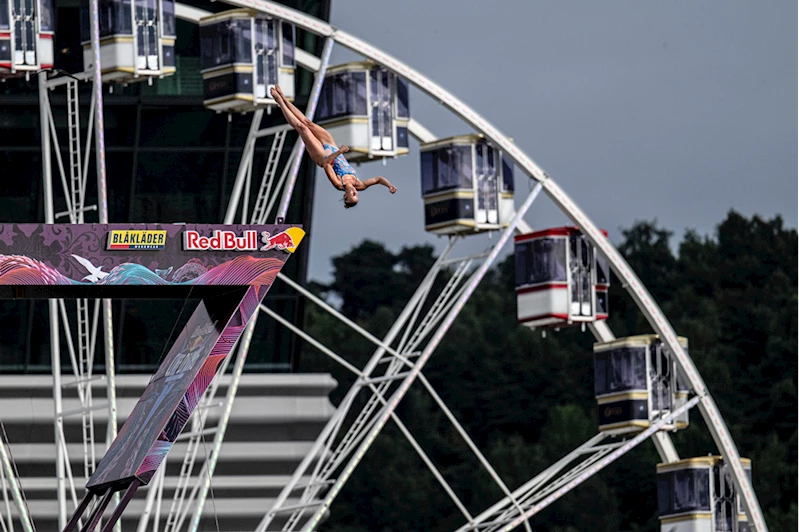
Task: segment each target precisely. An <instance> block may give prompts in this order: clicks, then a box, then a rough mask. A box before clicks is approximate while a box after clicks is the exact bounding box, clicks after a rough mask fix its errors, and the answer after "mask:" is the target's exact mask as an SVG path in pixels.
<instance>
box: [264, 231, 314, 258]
mask: <svg viewBox="0 0 799 532" xmlns="http://www.w3.org/2000/svg"><path fill="white" fill-rule="evenodd" d="M303 236H305V232H304V231H303V230H302V229H300V228H299V227H289V228H288V229H286V230H285V231H283V232H281V233H278V234H276V235H275V236H272V235H270V234H269V233H268V232H267V231H264V232H263V233H261V243H262V244H263V246H261V251H269V250H270V249H278V250H280V251H288V252H289V253H294V250H296V249H297V246H298V245H299V244H300V240H302V237H303Z"/></svg>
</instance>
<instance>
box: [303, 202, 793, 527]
mask: <svg viewBox="0 0 799 532" xmlns="http://www.w3.org/2000/svg"><path fill="white" fill-rule="evenodd" d="M671 237H672V232H670V231H668V230H667V229H664V228H662V227H659V226H658V225H657V223H656V222H638V223H636V224H635V225H633V226H632V227H631V228H629V229H627V230H623V231H622V241H621V243H619V245H618V249H619V251H620V252H621V254H622V255H623V256H624V257H625V258H626V260H627V261H628V262H629V264H630V266H631V267H632V268H633V270H634V271H635V272H636V273H637V274H638V276H639V277H640V278H641V280H642V281H643V283H644V285H645V286H646V287H647V288H648V289H649V291H650V292H651V294H652V296H653V297H654V298H655V300H656V301H657V302H658V303H659V304H660V305H661V308H662V309H663V311H664V312H665V314H666V316H667V317H668V319H669V321H670V322H671V324H672V325H673V326H674V328H675V330H676V332H677V333H678V334H679V335H681V336H686V337H687V338H688V340H689V343H690V354H691V357H692V358H693V360H694V362H695V363H696V365H697V367H698V369H699V371H700V373H701V375H702V376H703V378H704V380H705V382H706V383H707V386H708V388H709V390H710V392H711V393H712V395H713V397H714V399H715V400H716V402H717V404H718V406H719V409H720V410H721V413H722V415H723V416H724V419H725V421H726V422H727V424H728V426H729V429H730V431H731V433H732V436H733V438H734V440H735V442H736V444H737V446H738V449H739V451H740V452H741V455H742V456H745V457H748V458H751V459H752V470H753V482H754V487H755V491H756V492H757V494H758V497H759V500H760V504H761V506H762V508H763V511H764V513H765V515H766V519H767V522H768V524H769V528H770V529H771V530H795V529H796V526H797V504H796V500H797V313H796V309H797V233H796V230H794V229H789V228H786V227H784V225H783V221H782V219H781V218H780V217H775V218H774V219H771V220H766V219H762V218H760V217H758V216H754V217H751V218H747V217H745V216H742V215H741V214H738V213H736V212H734V211H731V212H730V213H729V214H728V215H727V217H726V219H725V220H723V221H722V222H721V223H720V224H719V225H718V226H717V228H716V231H715V234H714V235H713V236H712V237H710V236H700V235H699V234H697V233H696V232H694V231H687V232H686V233H685V234H684V235H683V237H682V240H681V241H680V242H679V247H678V251H677V253H676V254H675V253H673V252H672V250H671V248H670V245H669V242H670V239H671ZM434 260H435V256H434V250H433V248H432V246H429V245H423V246H411V247H405V248H403V249H401V250H400V251H399V252H398V253H392V252H391V251H389V250H387V249H386V248H385V247H384V246H383V245H382V244H380V243H377V242H372V241H368V240H367V241H363V242H361V243H360V244H359V245H358V246H356V247H354V248H353V249H352V250H350V251H349V252H347V253H344V254H342V255H340V256H338V257H335V258H333V260H332V262H333V268H334V273H333V280H332V282H331V283H329V284H328V285H321V284H316V285H314V287H313V289H314V290H315V291H316V292H317V293H318V294H320V295H322V296H325V297H328V298H331V299H333V298H335V299H336V300H337V301H339V302H340V304H341V309H342V311H343V313H344V314H345V315H347V316H349V317H351V318H353V319H355V320H356V321H357V322H358V323H359V324H360V325H362V326H364V327H366V328H367V329H368V330H369V331H372V332H373V333H374V334H376V335H377V336H380V335H382V334H385V333H386V332H387V331H388V329H389V327H390V326H391V325H392V324H393V322H394V320H395V319H396V317H397V316H398V314H399V312H400V311H401V309H402V307H403V306H404V304H405V302H407V300H408V299H409V297H410V296H411V294H412V293H413V292H414V290H415V289H416V287H417V286H418V284H419V282H420V280H421V279H422V278H423V276H424V275H425V273H426V272H427V271H428V269H429V268H430V266H431V265H432V264H433V262H434ZM437 282H438V283H439V286H438V288H439V289H440V287H441V284H442V283H443V282H444V280H443V279H440V280H439V281H437ZM612 283H613V284H612V286H611V289H610V318H609V320H608V324H609V325H610V327H611V329H612V330H613V332H614V333H615V334H616V336H617V337H623V336H629V335H634V334H644V333H650V332H651V331H652V329H651V327H650V326H649V325H648V324H647V322H646V321H645V319H644V317H643V315H642V314H641V313H640V311H638V309H637V307H636V306H635V304H634V303H633V301H632V299H631V298H630V297H629V296H628V295H627V293H626V292H625V290H624V289H623V288H622V286H621V285H620V283H619V281H618V279H616V278H615V277H614V278H613V279H612ZM435 290H436V289H435V288H434V290H433V293H436V291H435ZM515 316H516V299H515V292H514V260H513V255H510V256H508V257H507V259H505V260H504V261H502V262H500V263H498V264H497V265H496V266H495V267H494V268H492V269H491V270H490V271H489V272H488V274H487V275H486V277H485V278H484V279H483V281H482V282H481V283H480V285H479V287H478V289H477V290H476V292H475V293H474V295H473V296H472V297H471V299H470V300H469V302H468V304H467V305H466V306H465V308H464V309H463V311H462V312H461V313H460V315H459V316H458V318H457V320H456V321H455V323H454V324H453V325H452V327H451V329H450V331H449V332H448V333H447V335H446V336H445V337H444V340H443V341H442V343H441V345H440V346H439V347H438V348H437V349H436V351H435V352H434V354H433V356H432V357H431V359H430V361H429V362H428V363H427V365H426V366H425V369H424V374H425V376H426V377H427V378H428V380H429V381H430V382H431V384H432V385H433V386H434V387H435V389H436V391H437V392H438V394H439V395H440V396H441V397H442V398H443V399H444V401H445V402H446V403H447V405H448V406H449V407H450V408H451V409H452V411H453V413H454V415H455V416H456V417H457V418H458V420H459V421H460V422H461V424H462V425H463V426H464V427H465V429H466V431H467V432H468V433H469V435H470V436H471V438H472V439H473V440H474V441H475V443H476V444H477V445H478V446H479V448H480V449H481V450H482V452H483V453H484V454H485V456H486V457H487V458H488V459H489V461H490V462H491V464H492V465H493V466H494V467H495V469H496V470H497V472H498V473H499V475H500V477H501V478H502V479H503V481H504V482H505V483H506V485H507V486H508V488H509V489H511V490H513V489H515V488H516V487H518V486H520V485H521V484H523V483H524V482H526V481H527V480H529V479H531V478H532V477H533V476H535V475H536V474H537V473H539V472H540V471H542V470H543V469H545V468H546V467H548V466H549V465H550V464H552V463H553V462H555V461H556V460H558V459H559V458H561V457H562V456H563V455H565V454H566V453H568V452H569V451H570V450H571V449H573V448H575V447H577V446H578V445H580V444H581V443H583V442H584V441H586V440H587V439H588V438H590V437H591V436H593V435H594V434H596V432H597V413H596V411H597V407H596V400H595V398H594V394H593V389H594V388H593V362H592V344H593V341H594V340H593V337H592V336H591V334H590V332H588V331H586V332H581V330H580V328H579V327H574V328H567V329H562V330H561V331H559V332H557V333H550V334H547V335H546V337H542V335H541V334H540V332H534V331H531V330H530V329H528V328H526V327H522V326H518V325H517V324H516V319H515ZM305 319H306V320H305V321H306V330H307V331H308V332H309V333H310V334H311V335H313V336H314V337H316V338H317V339H319V340H320V341H321V342H322V343H324V344H326V345H328V346H332V347H334V349H335V350H336V351H337V352H338V353H340V354H342V355H343V356H345V358H346V359H347V360H348V361H350V362H351V363H353V364H355V365H356V366H357V367H363V365H364V364H365V363H366V361H367V360H368V359H369V357H370V355H371V354H372V352H373V350H374V346H373V345H372V344H370V343H368V342H367V341H365V340H363V339H362V338H361V337H360V336H359V335H358V334H357V333H355V332H354V331H352V330H351V329H349V328H347V327H343V326H341V325H340V323H339V322H338V321H336V320H335V319H334V318H332V317H331V316H329V315H328V314H326V313H324V312H320V311H319V310H317V309H316V307H314V306H312V305H308V307H307V310H306V317H305ZM301 371H325V372H330V373H332V374H333V376H334V377H335V378H336V379H337V380H338V382H339V387H338V389H337V390H335V391H334V392H333V394H332V395H331V400H332V401H333V403H334V404H338V402H339V401H340V400H341V398H342V397H343V396H344V394H345V393H346V391H347V390H348V389H349V387H350V385H351V383H352V382H353V381H354V377H353V376H352V375H351V374H349V372H348V371H347V370H346V369H343V368H342V367H341V366H339V365H338V364H336V363H335V362H333V361H331V360H329V359H328V358H326V357H325V356H324V355H322V354H321V353H319V352H318V351H316V350H315V349H314V348H313V347H310V346H308V345H306V346H305V347H304V350H303V354H302V357H301ZM360 404H363V403H362V402H361V403H360ZM398 413H399V415H400V417H401V419H402V420H403V422H404V423H405V424H406V426H407V427H408V429H409V430H410V432H411V433H412V434H413V435H414V436H415V437H416V439H417V440H418V441H419V443H420V445H421V446H422V447H423V448H424V450H425V452H426V453H427V454H428V456H429V457H430V458H431V460H432V461H433V462H434V463H435V464H436V466H437V467H438V469H439V470H440V471H441V473H442V475H443V476H444V478H446V479H447V481H448V482H449V484H450V486H452V488H453V490H454V491H455V493H456V494H457V495H458V497H459V498H460V499H461V501H462V502H463V503H464V505H465V506H466V508H467V509H468V511H469V513H470V514H471V515H473V516H474V515H478V514H479V513H480V512H482V511H483V510H484V509H486V508H487V507H489V506H490V505H492V504H493V503H494V502H496V501H497V500H499V499H500V498H502V496H503V493H502V492H501V490H500V489H499V487H497V485H496V484H495V483H494V482H493V481H492V480H491V478H490V477H489V475H488V474H487V473H486V471H485V470H484V469H483V468H482V467H481V466H480V464H479V463H478V461H477V460H476V459H475V458H474V456H473V455H472V454H471V452H470V451H469V449H468V448H467V446H466V445H465V444H464V443H463V441H462V440H461V438H460V436H459V435H458V434H457V432H456V431H455V430H454V429H453V427H452V426H451V425H450V424H449V422H448V421H447V419H446V418H445V416H444V414H443V413H441V411H440V410H439V409H438V407H437V406H436V405H435V403H434V402H433V400H432V399H431V397H430V396H429V394H428V393H427V392H426V391H425V390H424V388H422V387H421V386H420V385H419V384H418V383H416V384H414V385H413V386H412V387H411V389H410V391H409V393H408V394H407V395H406V397H405V398H404V399H403V400H402V402H401V403H400V406H399V408H398ZM690 421H691V423H690V425H689V427H688V428H687V429H685V430H682V431H680V432H678V433H676V434H673V440H674V443H675V445H676V448H677V451H678V452H679V453H680V456H681V457H683V458H687V457H693V456H704V455H707V454H718V450H717V449H716V447H715V444H714V443H713V441H712V439H711V436H710V434H709V432H708V430H707V428H706V427H705V425H704V422H703V421H702V418H701V416H700V414H699V412H698V410H697V409H694V410H692V412H691V418H690ZM658 462H659V457H658V455H657V452H656V450H655V448H654V446H653V445H652V444H651V443H649V442H644V443H642V444H641V445H639V446H638V447H637V448H635V449H634V450H633V451H631V452H629V453H628V454H626V455H625V456H623V457H622V458H620V459H619V460H617V461H616V462H615V463H613V464H612V465H611V466H609V467H607V468H606V469H604V470H603V471H601V472H600V473H599V474H598V475H595V476H593V477H591V479H589V480H588V481H587V482H585V483H583V484H582V485H580V486H579V487H577V488H576V489H575V490H573V491H571V492H570V493H569V494H568V495H566V496H565V497H563V498H561V499H560V500H558V501H557V502H555V503H554V504H553V505H551V506H550V507H549V508H547V509H546V510H544V511H543V512H541V513H540V514H537V515H536V516H534V517H533V518H532V520H531V526H532V528H533V529H534V530H536V531H539V530H540V531H544V530H548V531H553V532H576V531H583V530H598V531H618V530H625V531H638V530H659V524H658V519H657V485H656V476H655V465H656V464H657V463H658ZM464 522H465V520H464V517H463V515H462V514H461V512H460V511H459V510H458V508H457V507H456V506H455V505H454V504H453V503H452V501H451V500H450V499H449V497H448V496H447V495H446V493H445V492H444V490H443V489H442V488H441V486H440V485H439V484H438V482H437V481H436V479H435V477H434V476H433V475H432V474H431V473H430V472H429V471H428V470H427V468H426V467H425V465H424V463H423V462H422V460H421V459H420V458H419V457H418V455H417V454H416V453H415V451H414V450H413V448H412V447H411V445H410V444H409V443H407V441H406V440H405V438H404V437H403V435H402V434H401V433H400V431H399V430H398V429H397V428H396V426H393V425H392V423H391V422H389V423H388V424H387V425H386V427H385V428H384V429H383V431H382V432H381V434H380V436H379V437H378V438H377V439H376V441H375V442H374V444H373V445H372V447H371V448H370V449H369V451H368V452H367V454H366V456H365V458H364V460H363V461H362V462H361V463H360V465H359V466H358V467H357V468H356V470H355V472H354V473H353V476H352V477H351V479H350V480H349V481H348V483H347V484H346V486H345V487H344V489H343V490H342V492H341V493H340V494H339V495H338V498H337V500H336V502H335V503H334V505H333V507H332V510H331V515H330V518H329V519H328V520H327V521H326V522H325V523H324V525H323V526H322V527H321V530H327V531H331V532H355V531H386V532H388V531H395V530H397V531H399V530H403V531H405V530H453V529H456V528H458V527H459V526H461V525H462V524H463V523H464Z"/></svg>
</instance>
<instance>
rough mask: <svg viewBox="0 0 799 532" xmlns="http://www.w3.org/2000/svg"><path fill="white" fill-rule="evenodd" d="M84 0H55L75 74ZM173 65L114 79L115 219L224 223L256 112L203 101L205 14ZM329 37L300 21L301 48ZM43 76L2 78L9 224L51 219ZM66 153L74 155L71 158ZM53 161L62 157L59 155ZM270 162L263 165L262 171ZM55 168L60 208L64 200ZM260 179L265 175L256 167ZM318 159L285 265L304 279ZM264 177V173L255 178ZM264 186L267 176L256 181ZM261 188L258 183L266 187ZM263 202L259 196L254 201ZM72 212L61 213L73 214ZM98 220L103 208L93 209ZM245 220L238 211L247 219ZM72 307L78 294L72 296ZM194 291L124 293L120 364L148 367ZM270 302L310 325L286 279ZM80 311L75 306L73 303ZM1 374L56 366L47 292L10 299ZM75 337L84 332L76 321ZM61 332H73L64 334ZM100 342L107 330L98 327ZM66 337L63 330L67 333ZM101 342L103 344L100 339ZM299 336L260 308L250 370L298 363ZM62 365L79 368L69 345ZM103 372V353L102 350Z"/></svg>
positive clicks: (64, 57)
mask: <svg viewBox="0 0 799 532" xmlns="http://www.w3.org/2000/svg"><path fill="white" fill-rule="evenodd" d="M82 3H83V2H80V1H79V0H56V1H55V8H56V9H55V46H54V49H55V67H54V68H55V69H58V70H61V71H63V72H66V73H75V72H80V71H82V70H83V59H82V55H83V54H82V47H81V43H80V41H81V30H80V27H81V14H80V9H81V5H82ZM281 3H284V4H286V5H288V6H290V7H293V8H295V9H299V10H301V11H304V12H306V13H308V14H310V15H312V16H315V17H317V18H320V19H323V20H328V19H329V16H330V2H329V0H322V1H318V0H287V1H284V2H281ZM191 5H192V6H195V7H197V8H200V9H204V10H206V11H209V12H220V11H225V10H228V9H233V6H229V5H227V4H223V3H219V2H216V3H214V2H210V1H206V0H193V1H192V2H191ZM176 31H177V41H176V46H175V63H176V65H175V66H176V67H177V72H176V73H175V74H174V75H172V76H169V77H165V78H163V79H156V80H153V83H152V84H151V85H150V84H148V83H147V82H143V83H134V84H130V85H128V86H126V87H125V86H121V85H115V86H114V88H113V92H111V93H109V89H108V87H106V88H105V89H104V114H105V122H104V124H105V144H106V172H107V183H108V185H107V188H108V218H109V221H110V222H160V223H172V222H197V223H221V222H222V221H223V218H224V214H225V210H226V208H227V203H228V200H229V197H230V193H231V190H232V186H233V181H234V179H235V176H236V171H237V169H238V166H239V161H240V159H241V154H242V150H243V147H244V142H245V139H246V137H247V132H248V130H249V126H250V121H251V118H252V115H251V114H250V115H241V114H233V115H228V114H225V113H215V112H214V111H210V110H207V109H206V108H205V107H203V94H202V77H201V74H200V35H199V27H198V26H197V25H195V24H192V23H189V22H185V21H183V20H177V22H176ZM322 45H323V41H322V39H320V38H317V37H316V36H314V35H312V34H309V33H307V32H304V31H302V30H298V31H297V46H298V47H301V48H303V49H305V50H308V51H310V52H312V53H315V54H316V55H320V54H321V50H322ZM297 74H298V75H297V78H296V83H297V85H296V94H297V97H296V104H297V105H298V106H299V107H300V108H304V107H305V105H306V103H307V98H308V94H309V93H310V89H311V85H312V83H313V74H312V73H310V72H308V71H306V70H303V69H298V72H297ZM37 87H38V84H37V81H36V78H35V76H32V77H31V78H30V80H26V79H25V78H19V79H11V80H8V81H7V82H5V83H1V84H0V168H1V169H2V171H0V175H1V176H2V179H0V190H2V192H1V193H0V222H3V223H9V222H43V221H44V203H43V195H42V188H43V184H42V153H41V136H40V127H41V125H40V119H39V103H38V89H37ZM80 91H81V123H82V125H83V129H82V136H83V139H84V141H85V133H86V127H85V126H86V123H87V120H88V116H89V102H90V101H91V97H90V95H91V84H90V83H81V84H80ZM50 97H51V107H52V110H53V117H54V121H55V124H56V130H57V134H58V141H59V143H60V146H61V149H62V154H63V156H64V157H65V158H66V157H67V156H66V154H67V151H66V148H67V108H66V93H65V90H64V89H63V88H61V89H56V90H55V91H51V92H50ZM282 121H283V117H282V114H281V113H279V112H272V113H271V114H266V113H265V114H264V118H263V120H262V123H261V126H262V127H269V126H271V125H276V124H278V123H281V122H282ZM295 138H296V136H295V135H294V132H293V131H292V132H291V134H290V135H289V136H288V137H287V139H286V142H285V144H284V150H285V152H286V154H287V153H288V151H289V150H291V147H292V146H293V144H294V140H295ZM268 153H269V144H268V143H267V142H263V141H262V142H259V143H258V144H257V148H256V153H255V157H254V165H253V169H254V171H253V173H254V174H256V172H257V171H260V172H262V171H263V168H264V167H265V165H266V158H267V156H268ZM94 161H95V158H94V152H93V151H92V152H91V154H90V156H89V179H88V185H87V186H88V190H87V204H89V205H91V204H93V203H94V202H95V201H94V198H96V182H95V181H96V180H95V179H94V177H93V176H95V175H96V174H95V172H94ZM66 162H67V161H65V164H66ZM54 164H55V158H54ZM257 169H260V170H257ZM58 175H59V174H58V171H57V170H56V169H55V167H54V169H53V180H54V183H53V190H54V193H55V210H56V212H57V213H58V212H59V211H64V210H65V209H66V203H65V201H64V198H63V191H62V187H61V186H59V184H58V179H59V178H58ZM257 176H258V177H259V176H260V174H257ZM314 176H315V166H314V165H313V163H310V164H309V161H308V160H307V158H306V159H305V160H304V161H303V164H302V166H301V167H300V174H299V176H298V179H297V185H296V187H295V189H294V194H293V198H292V202H291V204H290V207H289V211H288V215H287V218H286V221H287V222H289V223H301V224H303V226H304V227H305V228H306V231H308V233H309V235H308V237H306V239H305V241H304V242H303V245H302V246H301V247H300V249H299V250H298V252H297V253H296V254H294V255H293V256H292V257H291V260H289V261H288V263H287V264H286V266H285V268H284V269H283V272H284V273H285V274H286V275H288V276H289V277H291V278H293V279H296V280H298V281H299V282H300V283H302V284H305V280H306V275H307V269H308V250H309V241H310V238H312V234H313V232H312V231H310V227H311V224H312V220H311V214H312V213H311V209H312V205H313V194H314ZM256 179H257V177H256V178H254V181H255V180H256ZM254 186H255V187H257V181H256V182H255V183H254ZM256 190H257V188H256ZM252 201H254V199H253V200H252ZM249 210H250V212H251V211H252V204H251V206H250V209H249ZM67 220H68V219H67V218H66V217H62V218H59V219H57V220H56V223H67ZM85 220H86V222H88V223H91V222H96V221H97V220H98V218H97V212H96V211H88V212H87V213H86V215H85ZM237 221H238V220H237ZM66 304H67V307H68V308H72V309H74V307H75V304H74V302H70V301H67V302H66ZM196 304H197V301H196V300H188V301H182V300H181V301H177V300H158V301H148V300H115V301H114V303H113V313H114V329H115V330H114V341H115V346H114V353H115V359H116V367H117V371H118V372H120V373H136V372H141V373H150V372H152V371H153V370H154V369H155V368H156V367H157V365H158V362H159V360H160V359H161V358H162V356H163V354H164V353H166V351H167V350H168V349H169V346H170V343H171V342H172V341H174V337H175V336H176V335H177V333H179V332H180V330H181V328H182V327H183V325H184V324H185V322H186V320H187V319H188V317H189V316H190V315H191V313H192V312H193V310H194V307H195V306H196ZM266 304H267V305H268V306H269V307H271V308H272V309H274V310H276V311H277V312H279V313H280V314H281V315H282V316H284V317H285V318H287V319H288V320H290V321H292V322H294V323H301V321H302V316H303V313H304V309H303V301H302V299H301V298H299V297H298V296H297V295H296V293H295V292H294V291H290V290H289V289H287V287H286V286H285V285H284V284H283V283H277V284H276V285H275V286H274V287H273V288H272V289H271V290H270V292H269V294H268V296H267V300H266ZM72 313H73V314H74V310H73V312H72ZM0 324H2V325H0V372H3V373H49V372H50V335H49V312H48V305H47V301H45V300H4V301H0ZM72 325H73V331H72V334H73V337H74V336H75V334H76V331H75V330H74V327H75V324H74V323H73V324H72ZM62 336H63V333H62ZM98 341H99V335H98ZM62 342H63V340H62ZM100 345H102V344H100ZM298 353H299V346H298V343H297V339H296V338H295V337H294V335H293V334H292V333H290V332H289V331H288V330H286V329H285V328H283V327H282V326H280V325H279V324H277V323H275V322H274V321H273V320H267V319H266V318H263V317H262V318H261V322H260V323H259V325H258V327H257V328H256V333H255V337H254V338H253V344H252V348H251V349H250V353H249V355H248V362H247V366H246V368H247V369H246V370H247V371H260V372H288V371H292V369H294V368H295V367H296V365H297V354H298ZM62 356H64V360H63V361H62V367H64V368H69V367H70V365H69V362H68V358H67V357H68V354H67V350H66V345H64V346H62ZM95 358H96V360H97V362H98V364H97V366H96V367H97V370H98V371H101V370H102V362H103V360H102V359H103V357H102V356H101V355H99V348H98V355H97V356H96V357H95Z"/></svg>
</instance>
